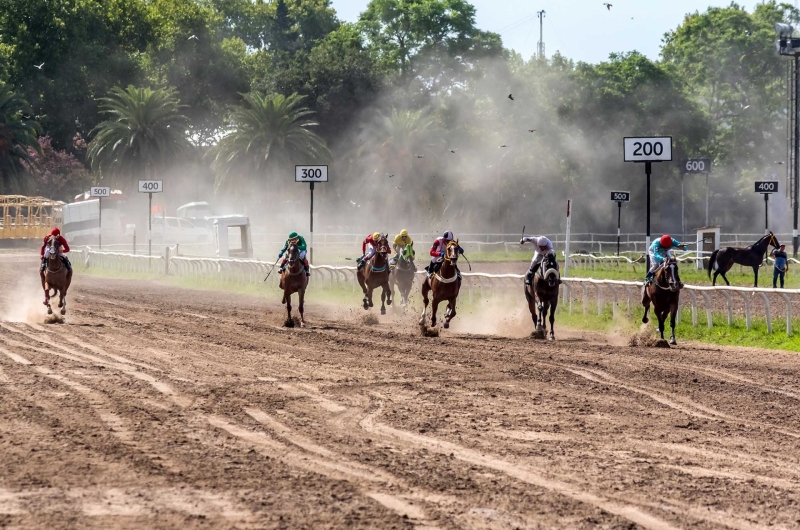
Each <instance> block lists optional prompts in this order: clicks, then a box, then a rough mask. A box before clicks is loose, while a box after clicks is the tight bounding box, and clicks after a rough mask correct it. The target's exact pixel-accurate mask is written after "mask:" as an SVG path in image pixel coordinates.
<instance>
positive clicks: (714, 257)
mask: <svg viewBox="0 0 800 530" xmlns="http://www.w3.org/2000/svg"><path fill="white" fill-rule="evenodd" d="M717 252H719V250H715V251H714V252H712V253H711V257H710V258H708V277H709V278H711V271H713V270H714V265H716V264H717Z"/></svg>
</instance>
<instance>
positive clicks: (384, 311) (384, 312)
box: [381, 307, 386, 315]
mask: <svg viewBox="0 0 800 530" xmlns="http://www.w3.org/2000/svg"><path fill="white" fill-rule="evenodd" d="M385 314H386V308H385V307H382V308H381V315H385Z"/></svg>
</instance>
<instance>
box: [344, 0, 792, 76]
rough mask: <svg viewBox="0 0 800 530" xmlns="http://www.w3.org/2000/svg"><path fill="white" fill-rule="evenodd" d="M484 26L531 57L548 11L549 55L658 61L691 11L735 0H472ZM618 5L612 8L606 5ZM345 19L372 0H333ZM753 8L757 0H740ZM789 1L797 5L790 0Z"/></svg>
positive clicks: (587, 59) (546, 40)
mask: <svg viewBox="0 0 800 530" xmlns="http://www.w3.org/2000/svg"><path fill="white" fill-rule="evenodd" d="M470 1H471V3H472V4H473V5H474V6H475V8H476V10H477V16H476V19H477V20H476V22H477V25H478V27H479V28H480V29H482V30H486V31H494V32H497V33H500V35H501V37H502V38H503V44H504V45H505V46H506V47H507V48H511V49H514V50H515V51H517V52H519V53H520V54H522V56H523V57H524V58H525V59H528V58H530V57H531V56H532V55H533V54H535V53H536V43H537V42H538V40H539V19H538V18H537V16H536V12H537V11H540V10H542V9H544V11H545V17H544V43H545V55H547V56H548V57H549V56H551V55H552V54H553V53H555V52H556V51H560V52H561V53H562V55H565V56H567V57H569V58H570V59H575V60H579V61H585V62H590V63H597V62H600V61H604V60H606V59H608V56H609V54H611V53H614V52H626V51H633V50H636V51H639V52H641V53H643V54H645V55H647V56H648V57H650V58H651V59H657V58H658V56H659V53H660V50H661V45H662V42H661V41H662V38H663V36H664V33H666V32H667V31H670V30H672V29H674V28H676V27H677V26H678V25H680V23H681V22H682V20H683V17H684V16H685V15H686V14H687V13H694V12H695V11H700V12H703V11H705V10H706V9H707V8H708V7H710V6H718V7H724V6H727V5H729V4H730V0H470ZM606 2H608V3H610V4H612V7H611V9H610V10H608V9H606V7H605V6H604V5H603V4H604V3H606ZM332 3H333V7H334V9H336V11H337V13H338V14H339V17H340V18H341V19H342V20H346V21H348V22H354V21H356V20H357V19H358V16H359V14H360V13H361V12H362V11H364V9H365V8H366V6H367V4H368V0H332ZM737 3H738V4H739V5H743V6H744V7H745V8H746V9H747V10H748V11H751V10H752V9H753V7H754V6H755V5H756V3H757V2H756V1H753V0H739V1H738V2H737ZM787 3H794V0H788V2H787Z"/></svg>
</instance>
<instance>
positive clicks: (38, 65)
mask: <svg viewBox="0 0 800 530" xmlns="http://www.w3.org/2000/svg"><path fill="white" fill-rule="evenodd" d="M43 66H44V63H42V64H34V65H33V67H34V68H38V69H39V70H41V69H42V67H43Z"/></svg>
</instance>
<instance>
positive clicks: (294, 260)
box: [280, 242, 308, 328]
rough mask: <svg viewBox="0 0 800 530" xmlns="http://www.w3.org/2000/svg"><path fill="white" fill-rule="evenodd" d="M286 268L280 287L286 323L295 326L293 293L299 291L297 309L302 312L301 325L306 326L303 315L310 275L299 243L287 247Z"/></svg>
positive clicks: (282, 274)
mask: <svg viewBox="0 0 800 530" xmlns="http://www.w3.org/2000/svg"><path fill="white" fill-rule="evenodd" d="M286 256H287V258H286V269H285V270H284V271H283V272H282V273H281V281H280V288H281V289H283V300H281V303H282V304H286V325H287V326H293V325H294V324H293V322H294V321H293V320H292V295H293V294H294V293H297V295H298V298H299V302H298V304H297V310H298V311H299V312H300V327H301V328H304V327H306V321H305V318H304V316H303V303H304V302H305V298H306V287H308V277H307V276H306V271H305V266H304V264H303V261H302V260H301V259H300V251H299V250H298V249H297V243H294V242H292V243H291V244H290V245H289V248H288V249H286Z"/></svg>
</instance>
